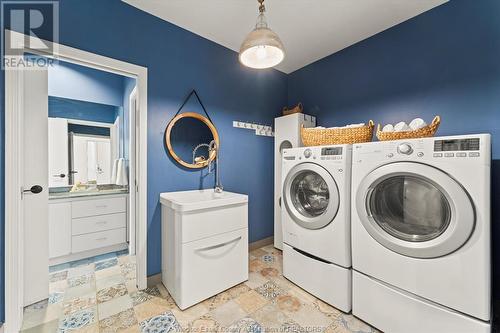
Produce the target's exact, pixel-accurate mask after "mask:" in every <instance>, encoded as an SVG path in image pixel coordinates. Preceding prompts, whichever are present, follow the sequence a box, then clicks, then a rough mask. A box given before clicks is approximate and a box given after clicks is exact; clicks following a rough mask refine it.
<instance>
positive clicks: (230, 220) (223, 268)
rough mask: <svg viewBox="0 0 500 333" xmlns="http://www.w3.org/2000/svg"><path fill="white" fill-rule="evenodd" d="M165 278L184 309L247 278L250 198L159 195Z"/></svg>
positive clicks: (211, 193)
mask: <svg viewBox="0 0 500 333" xmlns="http://www.w3.org/2000/svg"><path fill="white" fill-rule="evenodd" d="M160 202H161V204H162V212H161V214H162V281H163V284H164V285H165V287H167V289H168V291H169V292H170V294H171V295H172V297H173V298H174V300H175V302H176V303H177V305H178V306H179V308H181V309H186V308H188V307H190V306H192V305H194V304H196V303H198V302H201V301H203V300H204V299H207V298H209V297H211V296H214V295H216V294H218V293H220V292H222V291H224V290H226V289H229V288H231V287H233V286H235V285H237V284H239V283H241V282H243V281H246V280H247V279H248V196H246V195H243V194H238V193H232V192H222V193H215V192H214V190H213V189H210V190H196V191H184V192H169V193H161V194H160Z"/></svg>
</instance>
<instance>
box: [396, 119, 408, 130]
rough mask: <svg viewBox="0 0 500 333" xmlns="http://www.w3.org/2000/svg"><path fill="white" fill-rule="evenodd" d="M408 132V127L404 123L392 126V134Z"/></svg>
mask: <svg viewBox="0 0 500 333" xmlns="http://www.w3.org/2000/svg"><path fill="white" fill-rule="evenodd" d="M410 130H411V128H410V126H408V125H407V124H406V123H405V122H404V121H401V122H399V123H397V124H396V125H394V132H406V131H410Z"/></svg>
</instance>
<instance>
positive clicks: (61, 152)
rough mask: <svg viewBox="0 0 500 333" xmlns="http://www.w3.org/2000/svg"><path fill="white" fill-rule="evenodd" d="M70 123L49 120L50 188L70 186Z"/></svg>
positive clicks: (61, 120)
mask: <svg viewBox="0 0 500 333" xmlns="http://www.w3.org/2000/svg"><path fill="white" fill-rule="evenodd" d="M68 164H69V161H68V121H67V120H66V119H64V118H49V187H57V186H68V184H69V182H68V176H69V175H68V171H69V169H68V168H69V165H68Z"/></svg>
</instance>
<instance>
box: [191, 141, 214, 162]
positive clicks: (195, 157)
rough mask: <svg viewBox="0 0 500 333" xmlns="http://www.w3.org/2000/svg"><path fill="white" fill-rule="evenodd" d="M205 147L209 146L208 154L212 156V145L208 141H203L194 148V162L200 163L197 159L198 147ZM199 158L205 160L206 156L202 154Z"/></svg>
mask: <svg viewBox="0 0 500 333" xmlns="http://www.w3.org/2000/svg"><path fill="white" fill-rule="evenodd" d="M203 147H207V149H208V153H209V155H208V156H210V145H209V144H208V143H201V144H199V145H197V146H196V147H194V149H193V164H196V163H198V161H197V160H196V159H197V156H196V153H197V152H198V149H200V148H203ZM199 158H202V160H205V158H204V157H203V156H201V157H199Z"/></svg>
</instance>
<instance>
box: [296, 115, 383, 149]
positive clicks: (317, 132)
mask: <svg viewBox="0 0 500 333" xmlns="http://www.w3.org/2000/svg"><path fill="white" fill-rule="evenodd" d="M374 127H375V125H374V123H373V120H370V121H369V122H368V125H366V126H361V127H346V128H324V129H317V128H305V127H304V126H302V128H301V129H300V133H301V135H302V142H303V143H304V146H322V145H341V144H353V143H361V142H370V141H372V136H373V128H374Z"/></svg>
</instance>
